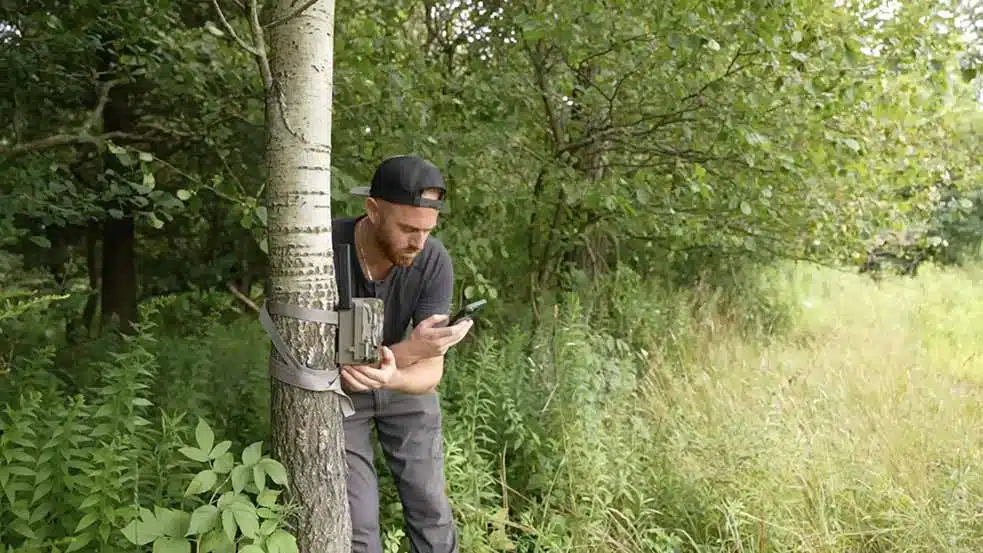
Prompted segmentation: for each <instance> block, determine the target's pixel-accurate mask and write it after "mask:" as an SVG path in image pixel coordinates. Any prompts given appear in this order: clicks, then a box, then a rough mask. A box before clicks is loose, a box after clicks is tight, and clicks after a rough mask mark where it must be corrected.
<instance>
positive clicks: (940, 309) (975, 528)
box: [643, 267, 983, 552]
mask: <svg viewBox="0 0 983 553" xmlns="http://www.w3.org/2000/svg"><path fill="white" fill-rule="evenodd" d="M774 278H775V279H776V282H777V285H776V286H777V290H779V291H780V292H781V293H783V294H787V295H788V296H789V297H790V298H792V299H793V301H795V303H796V305H797V306H798V309H799V313H798V316H797V322H796V325H795V326H794V328H793V330H792V331H791V333H790V334H788V335H786V336H784V337H783V338H781V339H779V340H765V339H764V338H762V339H759V340H755V339H748V338H743V339H742V338H738V337H737V335H736V333H729V332H727V331H726V330H721V327H720V325H707V328H709V329H712V331H711V330H708V331H707V332H706V336H705V339H703V340H699V341H695V343H696V344H698V345H696V346H693V347H692V348H690V349H689V350H688V351H687V352H686V356H685V360H684V363H685V364H686V365H687V367H688V370H683V371H679V370H669V368H668V367H665V366H662V365H661V363H660V361H659V360H656V362H655V364H654V366H653V373H652V374H653V375H654V376H655V377H656V378H654V379H653V383H652V384H651V385H650V386H648V387H647V391H646V392H645V395H646V397H645V399H644V402H643V404H644V405H645V410H646V412H647V414H648V415H649V417H650V418H651V420H653V421H654V422H655V423H656V425H658V427H659V429H660V430H659V433H660V434H661V435H662V436H664V439H663V442H662V447H665V448H666V455H667V456H668V458H669V460H670V461H671V463H672V464H674V465H675V468H674V469H672V470H673V471H674V472H677V473H679V474H681V475H683V476H684V478H685V479H687V480H690V481H692V482H702V483H705V484H708V485H709V486H710V487H711V489H712V490H713V492H712V493H713V495H714V496H715V497H717V498H719V503H720V504H719V505H718V507H719V508H720V509H721V510H722V511H723V513H724V520H725V521H726V523H725V524H724V526H725V527H724V528H723V529H722V530H723V533H724V534H725V535H726V536H727V537H728V538H729V539H730V540H732V541H733V550H735V551H760V550H767V551H804V552H838V551H935V552H939V551H952V552H955V551H981V550H983V519H981V518H980V514H983V478H981V475H983V447H981V446H983V443H981V437H983V409H981V407H980V404H981V400H983V280H981V278H983V273H981V270H980V269H979V268H976V269H971V270H965V271H957V270H939V269H935V268H932V267H928V268H925V269H924V270H923V272H922V273H921V275H920V276H919V278H918V279H917V280H911V279H885V280H884V281H883V282H881V283H879V284H878V283H874V282H872V281H871V280H870V279H868V278H865V277H862V276H858V275H853V274H846V273H841V272H837V271H831V270H816V269H814V268H803V267H800V268H796V269H793V270H791V271H790V272H788V271H786V272H782V273H779V274H778V275H777V276H775V277H774Z"/></svg>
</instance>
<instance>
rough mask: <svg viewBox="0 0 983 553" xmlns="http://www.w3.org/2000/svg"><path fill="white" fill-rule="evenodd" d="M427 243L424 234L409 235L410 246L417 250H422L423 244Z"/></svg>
mask: <svg viewBox="0 0 983 553" xmlns="http://www.w3.org/2000/svg"><path fill="white" fill-rule="evenodd" d="M426 241H427V234H426V233H425V232H421V233H413V234H412V235H410V246H411V247H412V248H414V249H417V250H422V249H423V243H424V242H426Z"/></svg>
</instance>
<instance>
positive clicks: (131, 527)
mask: <svg viewBox="0 0 983 553" xmlns="http://www.w3.org/2000/svg"><path fill="white" fill-rule="evenodd" d="M122 533H123V537H125V538H126V539H127V540H129V542H130V543H132V544H133V545H146V544H148V543H150V542H152V541H154V540H155V539H157V538H158V537H160V536H161V535H162V533H161V531H160V525H159V524H158V522H157V521H156V520H155V519H151V520H150V521H147V520H131V521H130V523H129V524H127V525H126V526H125V527H123V530H122Z"/></svg>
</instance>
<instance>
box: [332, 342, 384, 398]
mask: <svg viewBox="0 0 983 553" xmlns="http://www.w3.org/2000/svg"><path fill="white" fill-rule="evenodd" d="M380 357H381V358H382V359H381V360H380V361H379V367H378V368H376V367H372V366H369V365H343V366H342V367H341V382H342V384H343V385H344V388H345V389H346V390H348V391H349V392H368V391H371V390H378V389H380V388H385V387H386V386H387V385H388V384H389V383H390V382H392V380H393V377H394V376H395V375H396V370H397V369H396V358H395V357H394V356H393V352H392V350H390V349H389V348H388V347H386V346H380Z"/></svg>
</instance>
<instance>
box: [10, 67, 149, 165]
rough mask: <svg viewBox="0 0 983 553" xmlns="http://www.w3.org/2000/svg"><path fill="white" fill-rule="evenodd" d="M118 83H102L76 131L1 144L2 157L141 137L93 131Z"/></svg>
mask: <svg viewBox="0 0 983 553" xmlns="http://www.w3.org/2000/svg"><path fill="white" fill-rule="evenodd" d="M117 84H119V81H116V80H111V81H106V82H104V83H102V87H101V89H100V91H99V100H98V101H97V102H96V107H95V108H94V109H93V110H92V112H91V113H89V115H88V116H87V117H86V118H85V122H84V123H83V124H82V125H81V126H80V127H79V129H78V130H77V131H75V132H74V133H68V132H61V133H56V134H53V135H51V136H46V137H44V138H39V139H37V140H30V141H28V142H22V143H19V144H14V145H12V146H6V147H4V146H2V145H0V159H2V158H10V157H15V156H18V155H22V154H30V153H35V152H40V151H43V150H47V149H50V148H57V147H59V146H70V145H76V144H96V145H99V144H101V143H103V142H105V141H106V140H109V139H112V138H141V137H142V136H141V135H134V134H132V133H126V132H120V131H114V132H109V133H97V134H93V132H92V131H93V129H95V128H97V127H99V126H101V125H100V124H101V122H102V114H103V111H105V109H106V104H108V103H109V93H110V92H111V91H112V89H113V87H115V86H116V85H117Z"/></svg>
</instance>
